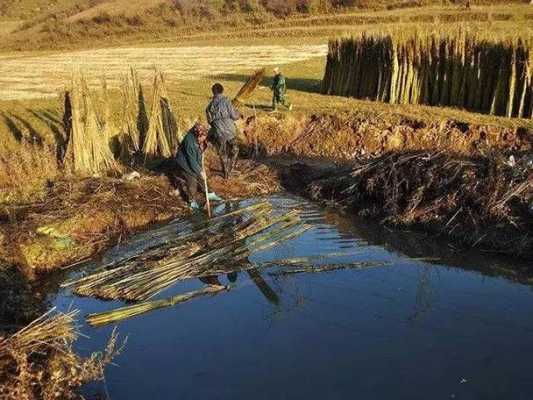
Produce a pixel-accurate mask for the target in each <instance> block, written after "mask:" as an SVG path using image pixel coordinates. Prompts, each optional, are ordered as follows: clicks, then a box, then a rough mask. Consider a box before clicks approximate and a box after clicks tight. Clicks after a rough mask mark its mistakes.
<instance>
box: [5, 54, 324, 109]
mask: <svg viewBox="0 0 533 400" xmlns="http://www.w3.org/2000/svg"><path fill="white" fill-rule="evenodd" d="M327 50H328V49H327V45H302V46H233V47H222V46H209V47H162V48H142V47H141V48H116V49H100V50H87V51H77V52H71V53H62V54H56V55H47V56H38V57H20V58H6V59H4V60H1V62H0V100H19V99H36V98H44V97H52V96H56V95H57V94H58V93H59V92H61V91H63V90H64V89H65V88H66V87H67V86H68V84H69V81H70V78H71V76H72V72H73V71H74V70H76V69H81V71H82V72H83V73H84V74H85V75H86V77H87V79H88V81H89V84H90V85H91V86H92V87H101V78H102V77H104V76H105V77H106V80H107V83H108V86H109V87H118V84H119V82H120V79H121V76H123V75H124V74H125V73H127V72H128V70H129V68H130V66H133V67H135V68H136V69H137V71H138V73H139V77H140V79H141V81H143V82H144V83H148V82H150V81H151V79H152V78H153V71H154V67H158V68H160V69H161V70H162V71H163V72H164V74H165V78H166V80H167V81H170V82H172V81H176V80H180V79H199V78H202V77H207V76H213V75H217V74H231V73H235V72H243V71H247V72H251V71H252V70H255V69H258V68H260V67H269V66H274V65H284V64H288V63H291V62H297V61H305V60H308V59H311V58H314V57H320V56H325V55H326V54H327ZM0 59H1V57H0Z"/></svg>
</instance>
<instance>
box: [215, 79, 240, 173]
mask: <svg viewBox="0 0 533 400" xmlns="http://www.w3.org/2000/svg"><path fill="white" fill-rule="evenodd" d="M211 91H212V92H213V98H212V99H211V101H210V103H209V105H208V106H207V109H206V116H207V122H208V123H209V125H211V129H210V130H209V140H210V141H211V142H212V143H213V144H214V145H215V146H216V148H217V150H218V155H219V156H220V162H221V164H222V173H223V175H224V178H225V179H227V178H229V176H230V174H231V171H232V170H233V168H234V167H235V163H236V162H237V157H238V156H239V146H238V144H237V139H236V137H235V135H236V131H237V126H236V125H235V121H238V120H239V119H241V118H242V115H241V113H240V112H239V111H238V110H237V109H236V108H235V107H234V106H233V104H232V103H231V100H230V99H228V98H227V97H226V96H224V86H222V85H221V84H220V83H215V84H214V85H213V87H212V88H211Z"/></svg>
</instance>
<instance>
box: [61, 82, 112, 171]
mask: <svg viewBox="0 0 533 400" xmlns="http://www.w3.org/2000/svg"><path fill="white" fill-rule="evenodd" d="M65 99H66V101H68V102H70V107H66V108H68V109H69V110H71V111H69V112H71V113H72V129H71V137H70V140H69V145H68V150H67V158H68V160H69V161H70V162H71V163H72V166H73V169H74V171H75V172H76V173H79V174H82V175H95V174H100V173H105V172H108V171H110V170H115V169H117V165H116V163H115V159H114V156H113V153H112V151H111V148H110V146H109V136H110V135H109V131H108V129H109V126H108V125H107V124H105V123H104V124H102V120H101V118H99V117H98V115H97V113H96V110H95V106H94V102H93V99H92V97H91V93H90V91H89V87H88V85H87V81H86V80H85V78H84V77H83V75H82V74H81V73H79V72H77V73H75V74H74V77H73V79H72V88H71V91H70V93H69V94H68V95H67V96H66V97H65Z"/></svg>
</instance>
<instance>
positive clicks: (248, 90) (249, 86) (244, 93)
mask: <svg viewBox="0 0 533 400" xmlns="http://www.w3.org/2000/svg"><path fill="white" fill-rule="evenodd" d="M264 77H265V69H264V68H261V69H259V70H257V71H255V73H254V74H253V75H252V76H251V77H250V78H249V79H248V80H247V81H246V83H245V84H244V85H243V86H242V87H241V89H240V90H239V92H238V93H237V95H236V96H235V98H234V99H233V104H234V105H238V104H242V102H243V100H246V99H247V98H249V97H250V96H251V95H252V93H253V92H254V90H255V89H256V88H257V86H258V85H259V84H260V83H261V82H262V80H263V78H264Z"/></svg>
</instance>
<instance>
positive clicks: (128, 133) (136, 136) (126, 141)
mask: <svg viewBox="0 0 533 400" xmlns="http://www.w3.org/2000/svg"><path fill="white" fill-rule="evenodd" d="M121 94H122V128H121V130H122V132H121V137H120V148H121V159H123V160H128V159H130V158H131V157H132V156H133V155H134V154H137V153H140V151H141V150H142V147H143V143H144V139H145V137H146V133H147V131H148V117H147V116H146V104H145V102H144V95H143V91H142V86H141V84H140V82H139V77H138V75H137V72H136V71H135V69H133V68H130V72H129V74H128V75H125V76H124V77H123V78H122V82H121Z"/></svg>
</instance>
